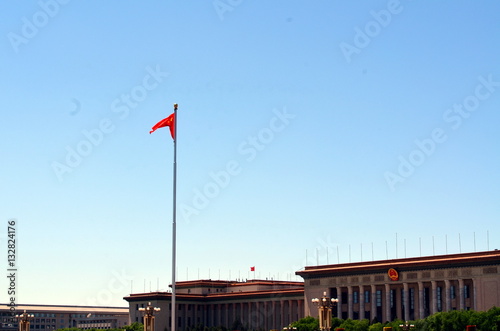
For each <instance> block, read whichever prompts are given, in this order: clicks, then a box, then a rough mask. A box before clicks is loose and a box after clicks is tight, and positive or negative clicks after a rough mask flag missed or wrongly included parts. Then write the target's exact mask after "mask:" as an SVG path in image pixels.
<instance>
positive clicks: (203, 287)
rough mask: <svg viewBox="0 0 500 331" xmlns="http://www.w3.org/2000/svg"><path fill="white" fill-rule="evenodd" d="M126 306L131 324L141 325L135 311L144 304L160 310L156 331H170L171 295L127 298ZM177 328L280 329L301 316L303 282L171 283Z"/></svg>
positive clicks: (134, 295)
mask: <svg viewBox="0 0 500 331" xmlns="http://www.w3.org/2000/svg"><path fill="white" fill-rule="evenodd" d="M124 299H125V300H127V301H128V303H129V307H130V319H131V321H132V322H142V318H143V317H142V316H143V315H142V312H141V311H140V310H139V308H144V307H147V305H148V303H151V305H152V306H154V307H158V308H160V311H159V312H157V313H156V318H155V329H156V331H166V330H171V327H170V326H171V308H172V306H171V300H172V293H170V292H151V293H137V294H131V295H130V296H128V297H125V298H124ZM175 300H176V305H177V310H176V320H177V323H176V328H177V330H186V329H187V328H189V327H194V326H196V325H203V326H208V327H211V326H224V327H226V328H228V329H230V330H232V329H235V328H238V327H241V326H245V327H248V328H251V329H264V330H271V329H282V328H283V327H284V326H288V325H289V324H290V323H291V322H293V321H297V320H298V319H300V318H302V317H304V284H303V283H302V282H291V281H273V280H248V281H246V282H237V281H220V280H195V281H183V282H176V296H175Z"/></svg>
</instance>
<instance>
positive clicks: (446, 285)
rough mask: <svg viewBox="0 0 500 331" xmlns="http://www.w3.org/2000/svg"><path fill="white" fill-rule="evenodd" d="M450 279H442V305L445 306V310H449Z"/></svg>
mask: <svg viewBox="0 0 500 331" xmlns="http://www.w3.org/2000/svg"><path fill="white" fill-rule="evenodd" d="M450 288H451V284H450V280H449V279H445V280H444V306H445V311H450V310H451V294H450Z"/></svg>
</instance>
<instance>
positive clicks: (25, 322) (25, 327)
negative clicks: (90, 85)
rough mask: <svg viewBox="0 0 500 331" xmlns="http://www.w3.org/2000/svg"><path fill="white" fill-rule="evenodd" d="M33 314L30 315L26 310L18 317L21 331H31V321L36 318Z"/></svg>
mask: <svg viewBox="0 0 500 331" xmlns="http://www.w3.org/2000/svg"><path fill="white" fill-rule="evenodd" d="M34 317H35V316H33V314H28V313H27V312H26V310H25V311H24V313H22V314H21V315H16V318H17V321H18V324H19V331H30V321H31V320H32V319H33V318H34Z"/></svg>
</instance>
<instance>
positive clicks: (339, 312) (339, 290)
mask: <svg viewBox="0 0 500 331" xmlns="http://www.w3.org/2000/svg"><path fill="white" fill-rule="evenodd" d="M337 299H339V302H337V317H338V318H342V303H343V302H342V288H341V287H337Z"/></svg>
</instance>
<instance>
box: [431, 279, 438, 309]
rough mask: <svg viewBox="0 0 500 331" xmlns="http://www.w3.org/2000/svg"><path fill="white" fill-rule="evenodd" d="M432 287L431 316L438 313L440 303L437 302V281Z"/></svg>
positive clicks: (433, 282)
mask: <svg viewBox="0 0 500 331" xmlns="http://www.w3.org/2000/svg"><path fill="white" fill-rule="evenodd" d="M431 287H432V302H431V315H432V314H435V313H437V312H438V302H437V282H436V281H435V280H433V281H431Z"/></svg>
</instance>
